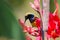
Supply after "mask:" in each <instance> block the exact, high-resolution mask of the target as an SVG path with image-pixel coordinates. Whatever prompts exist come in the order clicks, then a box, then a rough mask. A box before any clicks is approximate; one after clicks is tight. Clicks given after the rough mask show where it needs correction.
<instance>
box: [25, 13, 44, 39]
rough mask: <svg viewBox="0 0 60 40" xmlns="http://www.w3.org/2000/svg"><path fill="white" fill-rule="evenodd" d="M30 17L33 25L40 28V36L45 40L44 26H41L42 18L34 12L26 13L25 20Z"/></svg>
mask: <svg viewBox="0 0 60 40" xmlns="http://www.w3.org/2000/svg"><path fill="white" fill-rule="evenodd" d="M28 19H29V21H30V23H31V25H32V27H37V28H38V33H39V34H40V37H42V38H41V39H43V40H44V31H43V29H42V26H41V19H40V18H38V17H37V16H35V15H34V14H32V13H27V14H26V15H25V22H26V21H27V20H28Z"/></svg>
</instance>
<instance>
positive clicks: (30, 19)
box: [25, 14, 34, 22]
mask: <svg viewBox="0 0 60 40" xmlns="http://www.w3.org/2000/svg"><path fill="white" fill-rule="evenodd" d="M27 19H29V21H30V22H32V21H33V19H34V15H33V14H28V15H26V16H25V22H26V20H27Z"/></svg>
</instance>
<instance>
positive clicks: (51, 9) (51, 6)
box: [50, 0, 55, 13]
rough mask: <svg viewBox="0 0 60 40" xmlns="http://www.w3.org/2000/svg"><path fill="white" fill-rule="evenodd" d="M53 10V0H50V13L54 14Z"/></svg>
mask: <svg viewBox="0 0 60 40" xmlns="http://www.w3.org/2000/svg"><path fill="white" fill-rule="evenodd" d="M54 10H55V4H54V0H50V12H52V13H53V12H54Z"/></svg>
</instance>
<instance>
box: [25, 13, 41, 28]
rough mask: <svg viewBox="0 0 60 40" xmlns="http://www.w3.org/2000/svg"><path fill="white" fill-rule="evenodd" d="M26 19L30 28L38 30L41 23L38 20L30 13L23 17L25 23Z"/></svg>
mask: <svg viewBox="0 0 60 40" xmlns="http://www.w3.org/2000/svg"><path fill="white" fill-rule="evenodd" d="M28 19H29V21H30V23H31V25H32V27H37V28H40V23H41V21H40V18H38V17H36V16H35V15H34V14H32V13H27V14H26V15H25V22H26V20H28Z"/></svg>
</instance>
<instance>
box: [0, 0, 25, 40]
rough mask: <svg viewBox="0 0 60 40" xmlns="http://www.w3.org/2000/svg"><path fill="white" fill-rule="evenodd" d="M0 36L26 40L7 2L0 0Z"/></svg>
mask: <svg viewBox="0 0 60 40" xmlns="http://www.w3.org/2000/svg"><path fill="white" fill-rule="evenodd" d="M0 36H4V37H7V38H11V39H15V40H25V37H24V33H23V32H22V28H21V26H20V25H19V23H18V21H17V20H16V18H15V17H14V15H13V10H12V8H11V6H9V5H8V3H7V2H6V0H0Z"/></svg>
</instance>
